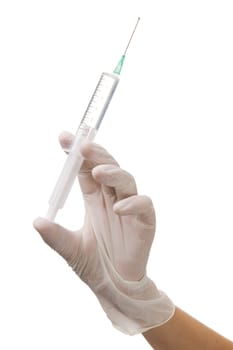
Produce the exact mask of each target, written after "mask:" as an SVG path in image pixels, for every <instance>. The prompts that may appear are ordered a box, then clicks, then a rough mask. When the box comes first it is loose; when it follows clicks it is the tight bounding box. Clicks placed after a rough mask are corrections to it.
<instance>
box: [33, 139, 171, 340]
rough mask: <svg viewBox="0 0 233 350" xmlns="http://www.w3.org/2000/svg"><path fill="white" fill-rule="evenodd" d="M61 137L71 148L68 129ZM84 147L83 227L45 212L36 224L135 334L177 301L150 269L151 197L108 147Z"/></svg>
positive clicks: (122, 326) (167, 314)
mask: <svg viewBox="0 0 233 350" xmlns="http://www.w3.org/2000/svg"><path fill="white" fill-rule="evenodd" d="M60 142H61V145H62V147H63V149H66V150H67V149H68V148H69V146H70V144H71V143H72V135H70V134H68V133H63V134H62V135H61V137H60ZM81 153H82V155H83V157H84V159H85V160H84V162H83V166H82V168H81V170H80V173H79V174H78V179H79V183H80V187H81V190H82V193H83V198H84V204H85V209H86V215H85V220H84V224H83V227H82V229H80V230H78V231H76V232H73V231H70V230H68V229H66V228H64V227H62V226H60V225H58V224H55V223H52V222H50V221H48V220H46V219H42V218H38V219H36V220H35V222H34V227H35V228H36V230H37V231H38V232H39V233H40V234H41V236H42V238H43V240H44V241H45V242H46V243H47V244H48V245H49V246H50V247H52V248H53V249H55V250H56V251H57V252H58V253H59V254H60V255H61V256H63V258H64V259H65V260H66V261H67V262H68V264H69V265H70V266H71V267H72V269H73V270H74V271H75V272H76V273H77V275H78V276H79V277H80V278H81V279H82V280H83V281H84V282H85V283H87V284H88V286H89V287H90V288H91V289H92V291H93V292H94V293H95V295H96V296H97V298H98V300H99V302H100V304H101V305H102V307H103V309H104V311H105V312H106V314H107V316H108V317H109V319H110V320H111V321H112V324H113V325H114V326H115V327H116V328H118V329H119V330H121V331H122V332H124V333H126V334H131V335H132V334H137V333H142V332H145V331H146V330H148V329H150V328H154V327H156V326H159V325H162V324H163V323H166V322H167V321H168V320H169V319H170V318H171V317H172V316H173V314H174V311H175V306H174V304H173V303H172V301H171V300H170V299H169V298H168V297H167V296H166V294H165V293H163V292H161V291H159V290H158V289H157V288H156V286H155V284H154V283H153V282H152V281H151V280H150V279H149V278H148V277H147V275H146V265H147V260H148V256H149V252H150V248H151V244H152V241H153V238H154V233H155V212H154V207H153V204H152V201H151V199H150V198H148V197H147V196H142V195H138V194H137V188H136V183H135V180H134V178H133V176H132V175H130V174H129V173H128V172H126V171H125V170H122V169H121V168H120V167H119V165H118V163H117V162H116V160H115V159H114V158H113V157H112V156H111V155H110V154H109V153H108V152H107V151H106V150H105V149H104V148H102V147H101V146H99V145H97V144H94V143H85V144H83V145H82V147H81Z"/></svg>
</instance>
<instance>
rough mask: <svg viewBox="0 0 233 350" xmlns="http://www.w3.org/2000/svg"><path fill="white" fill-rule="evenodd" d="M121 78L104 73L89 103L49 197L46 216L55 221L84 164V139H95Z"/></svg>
mask: <svg viewBox="0 0 233 350" xmlns="http://www.w3.org/2000/svg"><path fill="white" fill-rule="evenodd" d="M118 82H119V78H118V77H117V76H116V75H114V74H109V73H103V74H102V75H101V77H100V80H99V82H98V84H97V87H96V89H95V91H94V94H93V96H92V98H91V100H90V103H89V104H88V107H87V110H86V112H85V114H84V117H83V119H82V121H81V123H80V126H79V128H78V131H77V133H76V135H75V137H74V142H73V145H72V147H71V150H70V152H69V155H68V157H67V160H66V162H65V164H64V167H63V169H62V171H61V174H60V176H59V178H58V181H57V183H56V185H55V188H54V190H53V193H52V195H51V197H50V199H49V206H50V207H49V210H48V212H47V214H46V218H47V219H49V220H51V221H53V220H54V218H55V217H56V214H57V211H58V210H59V209H60V208H62V207H63V206H64V203H65V201H66V199H67V197H68V194H69V192H70V190H71V188H72V186H73V183H74V181H75V178H76V176H77V175H78V172H79V170H80V168H81V166H82V162H83V157H82V155H81V154H80V146H81V144H82V143H83V142H84V141H93V140H94V138H95V135H96V133H97V130H98V129H99V126H100V124H101V121H102V120H103V117H104V114H105V112H106V110H107V108H108V105H109V103H110V101H111V99H112V96H113V94H114V92H115V89H116V87H117V84H118Z"/></svg>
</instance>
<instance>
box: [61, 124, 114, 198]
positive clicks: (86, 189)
mask: <svg viewBox="0 0 233 350" xmlns="http://www.w3.org/2000/svg"><path fill="white" fill-rule="evenodd" d="M73 140H74V136H73V135H72V134H71V133H69V132H66V131H65V132H62V133H61V134H60V136H59V141H60V144H61V146H62V148H63V149H64V151H65V152H66V153H69V149H70V148H71V146H72V143H73ZM80 152H81V155H82V156H83V157H84V161H83V164H82V167H81V169H80V172H79V174H77V175H78V178H79V183H80V188H81V190H82V192H83V194H85V195H86V194H87V195H89V194H93V193H96V192H98V191H99V189H100V184H98V183H97V182H96V181H95V180H94V179H93V176H92V173H91V172H92V169H93V168H94V167H95V166H97V165H100V164H115V165H118V163H117V161H116V160H115V159H114V158H113V157H112V156H111V155H110V154H109V153H108V152H107V151H106V150H105V149H104V148H103V147H101V146H100V145H98V144H96V143H93V142H85V143H84V144H82V145H81V148H80Z"/></svg>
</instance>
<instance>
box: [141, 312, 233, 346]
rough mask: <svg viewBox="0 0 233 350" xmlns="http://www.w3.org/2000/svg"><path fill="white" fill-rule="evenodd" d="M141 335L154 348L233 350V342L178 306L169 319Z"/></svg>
mask: <svg viewBox="0 0 233 350" xmlns="http://www.w3.org/2000/svg"><path fill="white" fill-rule="evenodd" d="M143 336H144V337H145V339H146V340H147V341H148V343H149V344H150V345H151V346H152V347H153V348H154V349H155V350H187V349H188V350H233V342H231V341H230V340H227V339H225V338H224V337H222V336H221V335H219V334H217V333H216V332H214V331H213V330H211V329H210V328H208V327H206V326H205V325H203V324H202V323H200V322H198V321H197V320H195V319H194V318H193V317H191V316H189V315H188V314H186V313H185V312H183V311H182V310H180V309H179V308H176V312H175V314H174V316H173V317H172V319H171V320H169V321H168V322H167V323H165V324H164V325H162V326H160V327H156V328H153V329H151V330H149V331H147V332H145V333H144V334H143Z"/></svg>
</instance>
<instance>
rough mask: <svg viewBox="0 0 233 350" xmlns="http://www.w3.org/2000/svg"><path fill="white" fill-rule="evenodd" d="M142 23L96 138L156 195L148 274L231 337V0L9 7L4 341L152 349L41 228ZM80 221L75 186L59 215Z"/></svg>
mask: <svg viewBox="0 0 233 350" xmlns="http://www.w3.org/2000/svg"><path fill="white" fill-rule="evenodd" d="M138 16H141V22H140V26H139V28H138V31H137V33H136V35H135V37H134V41H133V42H132V46H131V48H130V50H129V52H128V56H127V60H126V62H125V67H124V71H123V74H122V79H121V82H120V85H119V87H118V90H117V92H116V95H115V96H114V100H113V102H112V104H111V106H110V108H109V110H108V113H107V114H106V117H105V120H104V121H103V124H102V126H101V130H100V131H99V134H98V137H97V139H96V141H97V142H99V143H101V144H102V145H103V146H104V147H105V148H107V149H108V150H109V151H110V152H112V154H113V155H114V156H115V157H116V159H117V160H118V161H119V162H120V164H121V166H122V167H123V168H125V169H127V170H128V171H129V172H131V173H132V174H134V175H135V177H136V180H137V184H138V190H139V193H141V194H147V195H149V196H151V197H152V199H153V202H154V204H155V208H156V212H157V222H158V224H157V235H156V239H155V242H154V245H153V249H152V252H151V257H150V260H149V265H148V274H149V275H150V277H151V278H152V279H153V280H154V281H155V282H156V284H157V285H158V287H159V288H160V289H163V290H164V291H166V293H167V294H168V295H169V296H170V297H171V299H173V301H174V302H175V303H176V304H177V305H178V306H180V307H181V308H183V309H184V310H186V311H187V312H188V313H190V314H191V315H193V316H194V317H196V318H198V319H199V320H200V321H202V322H204V323H205V324H207V325H208V326H210V327H212V328H214V329H215V330H216V331H218V332H220V333H221V334H223V335H224V336H226V337H229V338H230V339H233V328H232V316H231V315H232V313H233V301H232V295H233V283H232V275H233V274H232V266H233V256H232V250H233V243H232V235H233V220H232V217H233V182H232V178H233V166H232V164H233V157H232V153H233V152H232V149H233V138H232V134H233V125H232V116H233V104H232V95H233V68H232V67H233V64H232V62H233V49H232V47H233V44H232V43H233V21H232V18H233V4H232V1H230V0H229V1H225V0H221V1H220V0H219V1H214V0H211V1H207V0H200V1H199V0H195V1H187V0H184V1H172V0H171V1H145V0H143V1H126V0H124V1H117V2H116V1H107V0H106V1H104V0H101V1H90V0H85V1H70V0H69V1H61V0H56V1H54V0H46V1H45V0H40V1H29V0H28V1H26V0H22V1H16V0H15V1H12V0H1V2H0V143H1V144H0V146H1V184H0V186H1V187H0V196H1V201H0V205H1V231H0V276H1V280H0V282H1V283H0V286H1V287H0V288H1V289H0V323H1V324H0V348H1V349H5V350H8V349H11V350H12V349H16V348H17V349H25V350H29V349H34V350H37V349H45V350H46V349H56V350H57V349H59V350H60V349H70V350H73V349H92V348H98V349H119V348H121V349H149V348H150V347H149V345H148V344H146V343H145V341H144V339H143V338H142V337H141V336H140V335H139V336H135V337H128V336H125V335H123V334H121V333H120V332H118V331H116V330H115V329H113V328H112V326H111V324H110V322H109V321H108V319H107V318H106V317H105V315H104V313H103V312H102V310H101V307H100V306H99V304H98V302H97V301H96V299H95V297H94V296H93V295H92V293H91V291H89V289H88V287H86V286H85V285H83V284H82V283H81V282H80V281H79V279H78V278H77V277H76V276H75V274H74V273H73V272H72V271H71V270H70V269H69V267H68V266H67V265H66V263H64V261H63V260H62V258H60V257H59V256H57V255H56V254H55V252H53V251H52V250H51V249H50V248H48V247H47V246H46V245H45V244H44V243H43V241H42V240H41V238H40V237H39V235H38V234H37V233H36V232H35V231H34V229H33V228H32V221H33V220H34V218H36V217H37V216H38V215H44V213H45V211H46V210H47V201H48V198H49V195H50V193H51V191H52V188H53V185H54V183H55V180H56V179H57V176H58V173H59V172H60V169H61V167H62V165H63V162H64V160H65V155H64V154H63V152H62V151H61V150H60V147H59V145H58V142H57V136H58V134H59V133H60V131H61V130H63V129H67V130H70V131H72V132H75V131H76V128H77V126H78V124H79V122H80V119H81V117H82V114H83V112H84V109H85V107H86V105H87V103H88V100H89V98H90V96H91V94H92V92H93V89H94V87H95V85H96V83H97V81H98V79H99V76H100V73H101V72H102V71H103V70H107V71H111V70H112V69H113V68H114V66H115V64H116V63H117V61H118V59H119V58H120V55H121V54H122V51H123V50H124V47H125V44H126V42H127V39H128V37H129V36H130V34H131V30H132V28H133V27H134V24H135V22H136V20H137V17H138ZM58 219H59V222H61V223H62V224H63V225H66V226H67V227H69V228H72V229H74V228H79V227H80V226H81V225H82V220H83V206H82V199H81V195H80V193H79V189H78V185H77V184H76V185H75V187H74V189H73V191H72V193H71V195H70V197H69V200H68V202H67V205H66V207H65V208H64V210H63V211H62V213H61V214H60V215H59V217H58Z"/></svg>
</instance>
